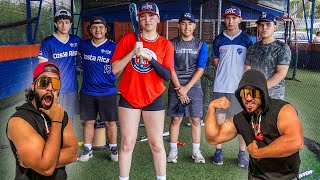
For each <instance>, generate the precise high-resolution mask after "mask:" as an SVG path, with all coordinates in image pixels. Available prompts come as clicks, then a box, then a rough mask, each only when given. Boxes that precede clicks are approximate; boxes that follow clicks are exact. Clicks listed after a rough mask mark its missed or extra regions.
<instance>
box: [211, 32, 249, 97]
mask: <svg viewBox="0 0 320 180" xmlns="http://www.w3.org/2000/svg"><path fill="white" fill-rule="evenodd" d="M251 44H252V41H251V39H250V36H249V35H248V34H247V33H245V32H243V31H241V30H240V32H239V33H238V34H237V35H235V36H233V37H230V36H228V35H227V34H226V33H225V32H223V33H221V34H220V35H218V36H217V37H216V38H215V39H214V41H213V47H212V55H211V57H212V58H219V63H218V67H217V71H216V77H215V80H214V87H213V91H214V92H220V93H234V92H235V90H236V89H237V88H238V84H239V82H240V79H241V77H242V74H243V73H244V71H245V59H246V53H247V49H248V47H249V46H250V45H251Z"/></svg>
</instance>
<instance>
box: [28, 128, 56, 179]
mask: <svg viewBox="0 0 320 180" xmlns="http://www.w3.org/2000/svg"><path fill="white" fill-rule="evenodd" d="M61 126H62V123H52V126H51V131H50V133H49V136H48V139H47V141H46V143H45V145H44V148H43V151H42V156H41V158H40V160H39V161H38V163H37V164H38V166H36V167H32V166H31V168H32V169H34V170H35V171H36V172H38V173H40V174H43V175H45V176H49V175H51V174H52V173H53V171H54V169H55V168H56V165H57V162H58V159H59V152H60V145H61Z"/></svg>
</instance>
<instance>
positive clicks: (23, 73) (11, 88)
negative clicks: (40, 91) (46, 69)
mask: <svg viewBox="0 0 320 180" xmlns="http://www.w3.org/2000/svg"><path fill="white" fill-rule="evenodd" d="M37 63H38V58H37V57H32V58H24V59H17V60H10V61H3V62H0V99H3V98H6V97H8V96H10V95H12V94H14V93H17V92H20V91H22V90H24V89H26V88H28V87H29V86H30V85H31V82H32V72H33V69H34V68H35V66H36V65H37Z"/></svg>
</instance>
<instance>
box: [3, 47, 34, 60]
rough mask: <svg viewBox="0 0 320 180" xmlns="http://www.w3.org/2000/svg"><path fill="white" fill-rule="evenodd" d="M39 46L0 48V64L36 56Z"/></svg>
mask: <svg viewBox="0 0 320 180" xmlns="http://www.w3.org/2000/svg"><path fill="white" fill-rule="evenodd" d="M39 49H40V44H35V45H12V46H0V62H1V61H8V60H16V59H23V58H28V57H35V56H38V53H39Z"/></svg>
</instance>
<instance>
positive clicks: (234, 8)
mask: <svg viewBox="0 0 320 180" xmlns="http://www.w3.org/2000/svg"><path fill="white" fill-rule="evenodd" d="M228 15H234V16H238V17H241V10H240V8H238V7H237V6H230V7H228V8H226V9H225V10H224V12H223V14H222V16H223V17H226V16H228Z"/></svg>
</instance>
